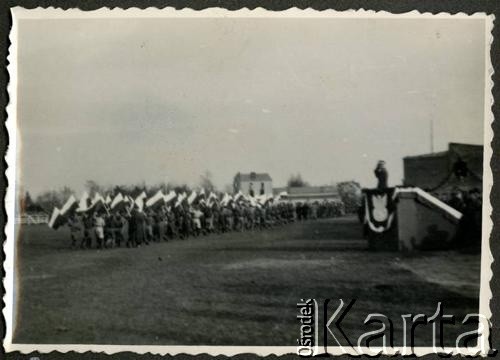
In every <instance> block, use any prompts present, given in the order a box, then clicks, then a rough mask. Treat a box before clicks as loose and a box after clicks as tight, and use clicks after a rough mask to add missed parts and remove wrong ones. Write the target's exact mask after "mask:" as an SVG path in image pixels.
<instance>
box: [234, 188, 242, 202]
mask: <svg viewBox="0 0 500 360" xmlns="http://www.w3.org/2000/svg"><path fill="white" fill-rule="evenodd" d="M242 197H243V193H242V192H241V190H240V191H238V193H237V194H236V195H235V197H234V201H235V202H236V201H238V200H239V199H240V198H242Z"/></svg>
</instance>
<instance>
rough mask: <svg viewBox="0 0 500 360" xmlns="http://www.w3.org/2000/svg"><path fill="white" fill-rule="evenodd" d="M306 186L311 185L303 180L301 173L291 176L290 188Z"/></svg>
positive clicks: (289, 180)
mask: <svg viewBox="0 0 500 360" xmlns="http://www.w3.org/2000/svg"><path fill="white" fill-rule="evenodd" d="M304 186H309V183H308V182H307V181H304V180H303V179H302V175H300V173H297V174H296V175H293V174H292V175H290V178H289V179H288V187H304Z"/></svg>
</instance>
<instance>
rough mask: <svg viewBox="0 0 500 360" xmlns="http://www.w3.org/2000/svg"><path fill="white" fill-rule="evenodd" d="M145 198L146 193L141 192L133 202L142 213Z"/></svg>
mask: <svg viewBox="0 0 500 360" xmlns="http://www.w3.org/2000/svg"><path fill="white" fill-rule="evenodd" d="M145 198H147V195H146V193H145V192H144V191H143V192H142V193H141V194H140V195H139V196H138V197H136V198H135V200H134V205H135V206H137V208H138V209H139V211H141V212H142V210H143V209H144V199H145Z"/></svg>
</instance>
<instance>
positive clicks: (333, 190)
mask: <svg viewBox="0 0 500 360" xmlns="http://www.w3.org/2000/svg"><path fill="white" fill-rule="evenodd" d="M274 193H275V195H278V194H282V195H281V196H282V198H283V199H286V200H290V201H292V202H302V203H304V202H315V201H319V202H321V201H341V198H340V195H339V192H338V190H337V187H336V186H300V187H290V186H289V187H285V188H275V189H274ZM283 193H286V195H284V194H283Z"/></svg>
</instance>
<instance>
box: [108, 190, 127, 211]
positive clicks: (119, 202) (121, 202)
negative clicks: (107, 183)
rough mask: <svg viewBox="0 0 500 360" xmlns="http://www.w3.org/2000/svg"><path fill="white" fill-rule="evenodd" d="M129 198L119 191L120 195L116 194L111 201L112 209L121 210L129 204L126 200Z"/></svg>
mask: <svg viewBox="0 0 500 360" xmlns="http://www.w3.org/2000/svg"><path fill="white" fill-rule="evenodd" d="M126 200H127V199H126V198H124V197H123V195H122V194H121V193H118V195H116V196H115V198H114V199H113V201H111V205H110V206H109V208H110V209H111V211H113V212H119V211H122V210H124V209H125V208H126V207H127V205H128V202H127V201H126Z"/></svg>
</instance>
